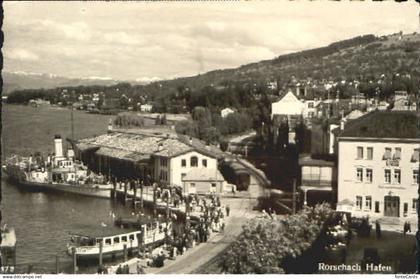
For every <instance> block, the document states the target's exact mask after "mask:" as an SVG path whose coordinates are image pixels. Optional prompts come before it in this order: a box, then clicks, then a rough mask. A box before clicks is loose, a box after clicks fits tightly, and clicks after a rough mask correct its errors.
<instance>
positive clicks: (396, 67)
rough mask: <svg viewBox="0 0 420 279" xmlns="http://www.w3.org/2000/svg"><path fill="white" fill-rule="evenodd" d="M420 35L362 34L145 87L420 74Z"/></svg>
mask: <svg viewBox="0 0 420 279" xmlns="http://www.w3.org/2000/svg"><path fill="white" fill-rule="evenodd" d="M419 58H420V35H419V34H416V33H414V34H409V35H403V36H401V34H399V33H397V34H393V35H390V36H382V37H375V36H374V35H365V36H359V37H356V38H353V39H349V40H344V41H340V42H336V43H332V44H330V45H329V46H326V47H321V48H316V49H310V50H305V51H301V52H297V53H291V54H286V55H281V56H279V57H277V58H274V59H272V60H266V61H261V62H258V63H252V64H247V65H244V66H241V67H239V68H236V69H226V70H216V71H211V72H208V73H205V74H202V75H197V76H193V77H186V78H178V79H174V80H167V81H164V82H162V81H158V82H155V83H151V84H150V85H148V86H146V87H147V88H150V89H151V90H153V88H156V87H157V86H156V84H160V87H162V86H164V87H175V88H176V87H178V86H188V87H191V88H193V89H199V88H202V87H204V86H208V85H211V84H213V85H220V84H223V83H226V82H231V81H233V82H236V81H253V82H258V81H260V82H265V81H269V80H274V81H277V82H278V83H279V84H284V83H286V82H287V81H288V80H289V78H290V77H291V76H295V77H296V78H297V79H307V78H312V79H315V80H321V79H331V80H342V79H344V80H353V79H366V78H370V79H374V78H378V77H380V76H381V75H382V74H385V75H388V76H390V75H393V74H395V73H397V72H399V73H410V74H411V75H415V76H419V75H420V61H419Z"/></svg>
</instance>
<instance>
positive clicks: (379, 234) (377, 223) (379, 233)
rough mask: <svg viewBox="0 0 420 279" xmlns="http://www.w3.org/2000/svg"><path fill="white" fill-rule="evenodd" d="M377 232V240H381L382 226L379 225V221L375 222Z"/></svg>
mask: <svg viewBox="0 0 420 279" xmlns="http://www.w3.org/2000/svg"><path fill="white" fill-rule="evenodd" d="M375 231H376V238H381V224H379V221H378V220H376V222H375Z"/></svg>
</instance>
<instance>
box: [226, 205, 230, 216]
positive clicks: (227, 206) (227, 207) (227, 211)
mask: <svg viewBox="0 0 420 279" xmlns="http://www.w3.org/2000/svg"><path fill="white" fill-rule="evenodd" d="M229 213H230V207H229V205H228V204H227V205H226V217H229Z"/></svg>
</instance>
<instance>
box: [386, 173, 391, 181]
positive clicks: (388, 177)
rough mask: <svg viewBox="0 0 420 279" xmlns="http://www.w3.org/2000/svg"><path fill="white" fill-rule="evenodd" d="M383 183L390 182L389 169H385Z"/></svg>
mask: <svg viewBox="0 0 420 279" xmlns="http://www.w3.org/2000/svg"><path fill="white" fill-rule="evenodd" d="M385 183H391V170H385Z"/></svg>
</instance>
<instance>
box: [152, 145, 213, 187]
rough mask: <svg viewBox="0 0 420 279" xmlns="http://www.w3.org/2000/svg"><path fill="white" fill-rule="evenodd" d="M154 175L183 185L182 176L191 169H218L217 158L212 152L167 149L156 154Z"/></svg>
mask: <svg viewBox="0 0 420 279" xmlns="http://www.w3.org/2000/svg"><path fill="white" fill-rule="evenodd" d="M153 157H154V177H155V180H156V181H160V182H164V183H167V184H169V185H177V186H182V185H183V183H182V178H183V177H185V176H186V175H187V174H188V173H189V172H190V171H191V170H197V169H206V168H209V169H217V159H216V157H214V156H213V155H211V154H210V153H208V154H207V153H203V151H198V150H191V149H189V150H188V151H182V152H171V150H168V149H165V150H162V151H158V152H156V153H155V154H154V156H153Z"/></svg>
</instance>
